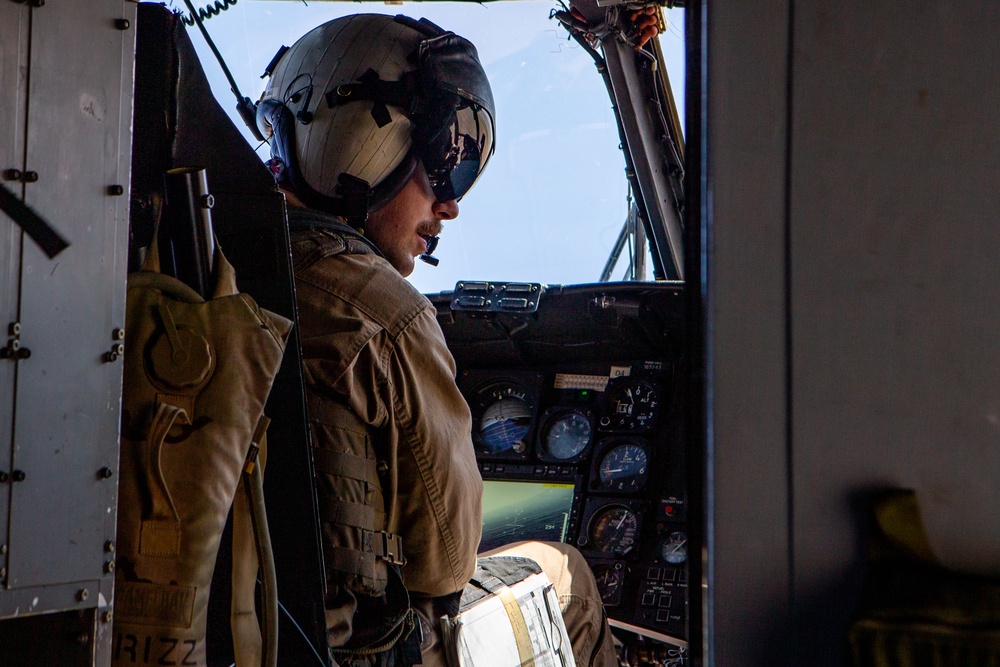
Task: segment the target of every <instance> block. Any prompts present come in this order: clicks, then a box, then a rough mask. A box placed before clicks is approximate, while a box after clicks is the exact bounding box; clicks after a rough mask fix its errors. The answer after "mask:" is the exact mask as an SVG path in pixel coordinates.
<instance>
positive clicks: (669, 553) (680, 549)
mask: <svg viewBox="0 0 1000 667" xmlns="http://www.w3.org/2000/svg"><path fill="white" fill-rule="evenodd" d="M687 543H688V538H687V535H686V534H685V533H682V532H676V533H670V535H669V536H667V538H666V539H664V540H663V541H662V542H660V558H662V559H663V560H664V561H665V562H667V563H670V564H671V565H680V564H681V563H683V562H684V561H686V560H687V557H688V549H687Z"/></svg>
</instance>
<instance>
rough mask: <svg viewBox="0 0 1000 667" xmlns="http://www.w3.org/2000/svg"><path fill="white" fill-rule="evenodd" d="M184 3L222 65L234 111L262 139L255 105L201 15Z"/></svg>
mask: <svg viewBox="0 0 1000 667" xmlns="http://www.w3.org/2000/svg"><path fill="white" fill-rule="evenodd" d="M224 1H229V0H224ZM184 4H185V5H187V8H188V11H190V12H191V16H192V17H194V21H195V23H197V24H198V29H199V30H201V34H202V36H203V37H204V38H205V41H206V42H208V48H210V49H212V53H213V54H215V59H216V60H218V61H219V65H220V66H221V67H222V71H223V73H224V74H225V75H226V79H227V80H228V81H229V89H230V90H232V91H233V95H235V96H236V111H238V112H239V114H240V117H241V118H242V119H243V122H244V123H246V126H247V127H248V128H250V132H251V133H252V134H253V136H254V138H255V139H256V140H257V141H264V140H265V139H264V135H263V134H261V133H260V130H259V129H258V128H257V107H256V106H255V105H254V103H253V102H251V101H250V98H249V97H244V96H243V93H241V92H240V87H239V86H238V85H236V79H234V78H233V75H232V72H230V71H229V67H228V66H226V61H225V60H223V58H222V54H221V53H219V49H218V48H216V46H215V42H213V41H212V37H211V36H210V35H209V34H208V30H206V29H205V23H204V21H202V19H201V16H200V15H199V14H198V12H196V11H195V10H194V5H192V4H191V0H184ZM233 4H235V3H233Z"/></svg>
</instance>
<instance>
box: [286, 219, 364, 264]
mask: <svg viewBox="0 0 1000 667" xmlns="http://www.w3.org/2000/svg"><path fill="white" fill-rule="evenodd" d="M288 228H289V230H291V231H293V232H303V231H320V232H325V233H327V234H330V235H333V236H338V237H340V238H341V239H342V240H343V242H344V250H343V251H342V252H346V253H348V254H352V255H361V254H369V253H371V254H375V255H378V256H379V257H382V256H383V255H382V252H381V251H380V250H379V249H378V247H376V245H375V244H374V243H372V242H371V241H370V240H369V239H368V238H367V237H365V235H364V234H362V233H361V232H359V231H358V230H357V229H355V228H354V227H351V226H350V225H348V224H346V223H343V222H341V221H340V220H338V219H336V218H334V217H332V216H329V215H326V214H325V213H320V212H319V211H313V210H311V209H303V208H290V210H289V211H288Z"/></svg>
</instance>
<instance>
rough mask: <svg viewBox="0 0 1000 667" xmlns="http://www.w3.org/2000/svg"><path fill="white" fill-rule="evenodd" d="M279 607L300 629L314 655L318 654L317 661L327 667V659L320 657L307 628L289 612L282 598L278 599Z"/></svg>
mask: <svg viewBox="0 0 1000 667" xmlns="http://www.w3.org/2000/svg"><path fill="white" fill-rule="evenodd" d="M278 609H280V610H281V611H283V612H285V617H286V618H288V620H289V621H291V623H292V625H293V626H295V629H296V630H298V631H299V634H300V635H302V639H304V640H305V642H306V644H308V645H309V650H311V651H312V652H313V655H314V656H316V662H318V663H319V664H320V665H322V667H327V663H326V661H325V660H323V658H322V657H320V654H319V651H317V650H316V647H315V646H313V643H312V641H310V639H309V636H308V635H307V634H306V632H305V630H303V629H302V627H301V626H300V625H299V624H298V623H297V622H296V621H295V619H294V618H293V617H292V615H291V614H290V613H289V612H288V610H287V609H285V605H283V604H281V600H278Z"/></svg>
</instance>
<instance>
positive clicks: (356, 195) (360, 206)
mask: <svg viewBox="0 0 1000 667" xmlns="http://www.w3.org/2000/svg"><path fill="white" fill-rule="evenodd" d="M337 195H338V196H339V197H340V198H341V200H342V201H343V209H342V213H341V214H342V215H343V216H344V220H346V221H347V224H348V225H350V226H352V227H361V226H362V225H364V224H365V222H366V221H367V220H368V206H369V204H370V201H371V196H372V194H371V188H370V187H369V186H368V181H365V180H362V179H360V178H358V177H357V176H351V175H350V174H347V173H343V174H341V175H340V176H338V177H337Z"/></svg>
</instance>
